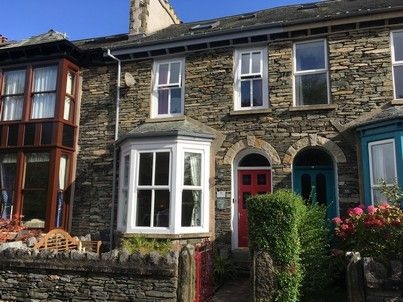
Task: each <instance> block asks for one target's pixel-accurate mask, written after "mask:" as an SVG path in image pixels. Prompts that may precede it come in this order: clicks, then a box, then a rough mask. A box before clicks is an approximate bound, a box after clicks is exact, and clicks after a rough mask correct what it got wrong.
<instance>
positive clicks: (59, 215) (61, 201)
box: [55, 155, 68, 227]
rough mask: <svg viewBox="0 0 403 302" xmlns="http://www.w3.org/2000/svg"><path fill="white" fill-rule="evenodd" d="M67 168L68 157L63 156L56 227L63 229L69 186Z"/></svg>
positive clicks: (61, 158) (61, 159)
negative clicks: (67, 188) (64, 209)
mask: <svg viewBox="0 0 403 302" xmlns="http://www.w3.org/2000/svg"><path fill="white" fill-rule="evenodd" d="M67 167H68V157H67V155H62V156H61V157H60V166H59V181H58V190H57V193H56V194H57V196H56V200H57V208H56V213H55V217H56V226H57V227H61V226H62V222H63V208H64V203H65V201H66V200H65V198H66V196H65V195H66V192H65V190H66V186H67Z"/></svg>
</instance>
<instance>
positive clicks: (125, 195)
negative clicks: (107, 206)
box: [121, 190, 129, 225]
mask: <svg viewBox="0 0 403 302" xmlns="http://www.w3.org/2000/svg"><path fill="white" fill-rule="evenodd" d="M122 196H123V208H122V212H121V213H122V224H123V225H127V203H128V201H129V192H128V191H127V190H123V192H122Z"/></svg>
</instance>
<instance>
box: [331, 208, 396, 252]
mask: <svg viewBox="0 0 403 302" xmlns="http://www.w3.org/2000/svg"><path fill="white" fill-rule="evenodd" d="M333 223H334V224H335V234H336V237H337V238H338V239H339V242H338V243H339V245H340V248H341V249H342V250H344V251H358V252H360V253H361V256H364V257H365V256H368V257H380V258H385V259H403V211H402V210H401V209H400V208H399V207H397V206H393V205H389V204H387V203H384V204H381V205H379V206H377V207H375V206H368V207H367V208H366V209H364V208H363V207H356V208H353V209H350V210H349V211H348V212H347V217H345V218H340V217H336V218H334V219H333Z"/></svg>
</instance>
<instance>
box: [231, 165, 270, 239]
mask: <svg viewBox="0 0 403 302" xmlns="http://www.w3.org/2000/svg"><path fill="white" fill-rule="evenodd" d="M268 192H271V170H239V171H238V246H239V247H247V246H248V213H247V210H246V201H247V199H248V198H249V197H250V196H253V195H256V194H264V193H268Z"/></svg>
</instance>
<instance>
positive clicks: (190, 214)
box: [182, 190, 202, 227]
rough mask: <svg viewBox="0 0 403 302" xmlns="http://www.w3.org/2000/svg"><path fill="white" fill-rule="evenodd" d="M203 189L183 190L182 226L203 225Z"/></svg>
mask: <svg viewBox="0 0 403 302" xmlns="http://www.w3.org/2000/svg"><path fill="white" fill-rule="evenodd" d="M201 196H202V194H201V191H200V190H183V192H182V226H183V227H190V226H201Z"/></svg>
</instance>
